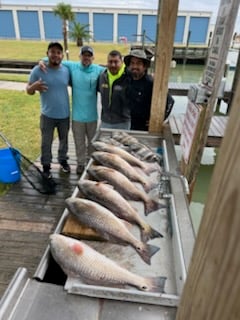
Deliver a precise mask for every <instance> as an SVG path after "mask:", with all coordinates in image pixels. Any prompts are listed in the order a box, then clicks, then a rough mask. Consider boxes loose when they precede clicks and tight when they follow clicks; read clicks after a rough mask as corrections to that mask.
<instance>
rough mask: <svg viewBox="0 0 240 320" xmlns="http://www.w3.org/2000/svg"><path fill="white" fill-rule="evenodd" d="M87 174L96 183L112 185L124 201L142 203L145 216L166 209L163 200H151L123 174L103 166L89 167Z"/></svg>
mask: <svg viewBox="0 0 240 320" xmlns="http://www.w3.org/2000/svg"><path fill="white" fill-rule="evenodd" d="M87 172H88V174H89V175H90V176H91V177H93V178H94V179H96V180H98V181H105V182H108V183H109V184H110V185H112V186H113V187H114V188H115V189H116V190H117V191H118V192H119V193H120V194H121V195H122V196H123V197H124V198H125V199H127V200H135V201H143V203H144V208H145V215H148V214H149V213H150V212H153V211H156V210H158V209H162V208H166V207H167V205H166V201H165V200H155V199H152V198H151V197H150V196H149V195H148V194H147V193H146V192H144V191H143V190H140V189H139V188H138V187H136V186H135V185H134V183H132V181H130V180H129V179H128V178H127V177H126V176H125V175H124V174H122V173H121V172H118V171H117V170H115V169H112V168H108V167H105V166H96V165H91V167H90V168H89V169H88V170H87Z"/></svg>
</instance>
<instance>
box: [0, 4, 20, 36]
mask: <svg viewBox="0 0 240 320" xmlns="http://www.w3.org/2000/svg"><path fill="white" fill-rule="evenodd" d="M0 38H7V39H12V38H13V39H15V38H16V34H15V30H14V24H13V15H12V11H11V10H3V11H0Z"/></svg>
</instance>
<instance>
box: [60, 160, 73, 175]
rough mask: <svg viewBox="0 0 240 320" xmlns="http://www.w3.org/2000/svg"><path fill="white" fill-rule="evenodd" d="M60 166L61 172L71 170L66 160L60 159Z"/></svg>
mask: <svg viewBox="0 0 240 320" xmlns="http://www.w3.org/2000/svg"><path fill="white" fill-rule="evenodd" d="M60 166H61V170H62V172H64V173H70V172H71V168H70V166H69V164H68V163H67V160H64V161H61V162H60Z"/></svg>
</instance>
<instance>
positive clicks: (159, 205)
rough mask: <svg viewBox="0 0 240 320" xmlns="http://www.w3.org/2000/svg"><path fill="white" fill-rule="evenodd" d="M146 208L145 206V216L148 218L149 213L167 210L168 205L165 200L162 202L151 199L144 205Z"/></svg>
mask: <svg viewBox="0 0 240 320" xmlns="http://www.w3.org/2000/svg"><path fill="white" fill-rule="evenodd" d="M144 206H145V215H146V216H147V215H148V214H149V213H151V212H153V211H157V210H159V209H164V208H167V203H166V201H165V200H162V201H161V202H160V201H157V200H154V199H151V198H150V199H149V200H148V201H146V202H145V203H144Z"/></svg>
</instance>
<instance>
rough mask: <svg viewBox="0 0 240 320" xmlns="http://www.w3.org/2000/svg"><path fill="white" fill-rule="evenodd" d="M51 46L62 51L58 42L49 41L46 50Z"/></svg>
mask: <svg viewBox="0 0 240 320" xmlns="http://www.w3.org/2000/svg"><path fill="white" fill-rule="evenodd" d="M53 47H56V48H58V49H59V50H61V51H63V46H62V45H61V43H59V42H50V43H49V45H48V50H49V49H51V48H53Z"/></svg>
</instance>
